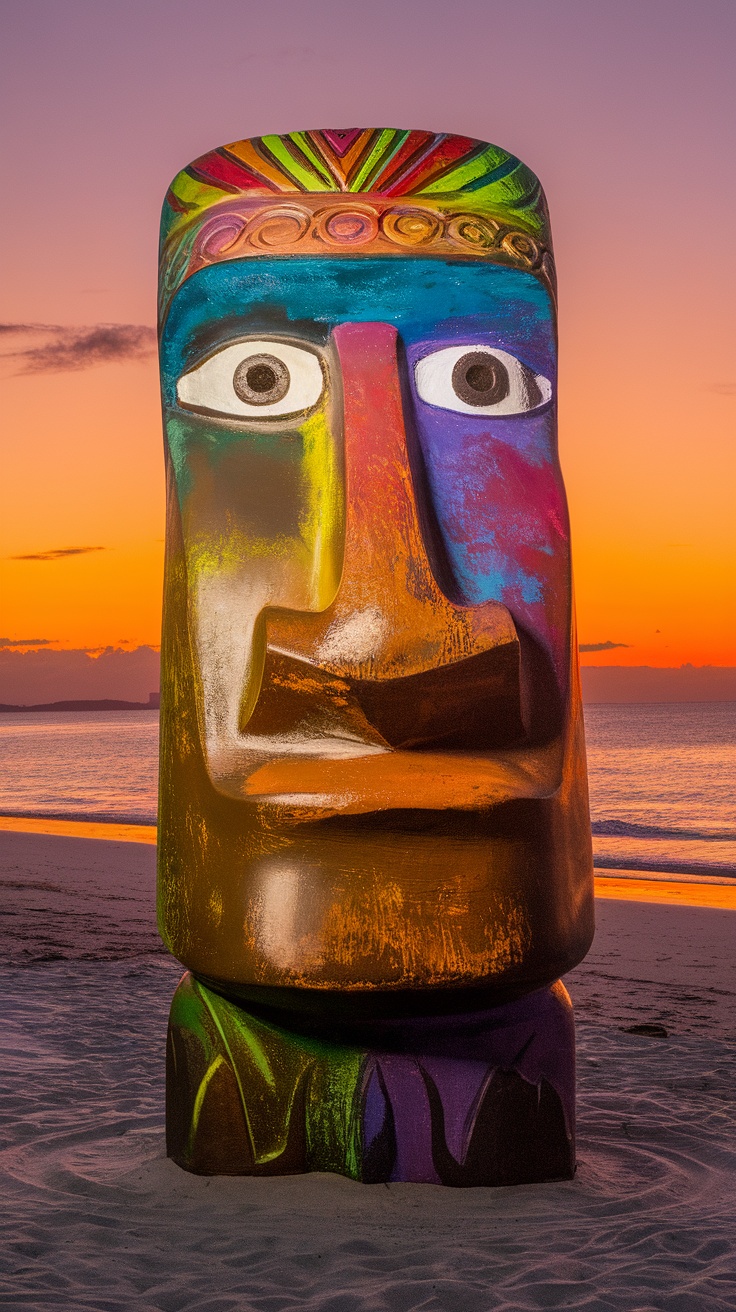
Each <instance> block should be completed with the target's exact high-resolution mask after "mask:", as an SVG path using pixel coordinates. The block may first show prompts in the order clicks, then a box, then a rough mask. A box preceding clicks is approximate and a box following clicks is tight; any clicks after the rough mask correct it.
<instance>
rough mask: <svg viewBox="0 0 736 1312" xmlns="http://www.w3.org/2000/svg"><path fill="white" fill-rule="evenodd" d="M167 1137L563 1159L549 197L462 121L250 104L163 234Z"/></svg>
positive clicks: (569, 1104) (518, 1162) (564, 556)
mask: <svg viewBox="0 0 736 1312" xmlns="http://www.w3.org/2000/svg"><path fill="white" fill-rule="evenodd" d="M160 290H161V361H162V380H163V404H164V416H165V426H166V442H167V469H168V527H167V563H166V585H165V589H166V594H165V619H164V637H163V650H162V663H163V687H162V747H161V804H160V821H159V823H160V830H159V835H160V837H159V922H160V927H161V933H162V935H163V937H164V940H165V942H166V944H167V946H168V947H169V949H170V950H171V952H172V953H173V954H174V955H175V956H176V957H178V958H179V959H180V961H182V962H183V963H184V965H185V966H186V967H187V971H188V973H187V974H186V975H185V976H184V978H183V980H182V982H181V984H180V985H179V988H178V990H177V992H176V995H175V997H174V1001H173V1004H172V1011H171V1021H170V1029H169V1046H168V1093H167V1099H168V1110H167V1126H168V1150H169V1153H170V1155H171V1156H172V1157H173V1158H174V1159H175V1160H176V1161H177V1162H179V1163H180V1164H181V1165H182V1166H185V1167H187V1168H188V1169H190V1170H193V1171H199V1172H205V1173H218V1172H228V1173H251V1174H257V1175H263V1174H279V1173H285V1172H297V1171H306V1170H330V1171H338V1172H342V1173H344V1174H346V1175H350V1176H353V1177H355V1178H357V1179H362V1180H366V1181H371V1180H372V1181H375V1180H416V1181H434V1182H443V1183H446V1184H504V1183H514V1182H517V1181H529V1180H542V1179H548V1178H553V1177H560V1176H569V1175H570V1174H571V1173H572V1171H573V1169H574V1142H573V1138H574V1036H573V1023H572V1012H571V1007H570V1001H569V998H568V996H567V994H566V992H565V990H564V988H563V986H562V985H561V984H560V983H559V978H558V977H559V976H560V974H562V973H563V972H564V971H566V970H569V969H570V967H572V966H574V965H575V964H576V963H577V962H578V961H580V960H581V958H582V957H583V956H584V954H585V952H586V951H587V948H588V946H589V944H590V941H591V936H592V933H593V917H592V905H593V903H592V866H591V852H590V838H589V823H588V804H587V790H586V773H585V756H584V745H583V730H582V719H581V710H580V694H579V687H578V674H577V660H576V646H575V637H574V627H573V610H572V597H571V582H570V556H569V545H568V522H567V511H566V506H565V495H564V490H563V485H562V478H561V475H560V469H559V465H558V460H557V449H556V402H555V373H556V357H555V304H554V266H553V262H552V252H551V246H550V234H549V226H548V218H547V211H546V207H545V201H544V196H543V194H542V191H541V188H540V186H539V183H538V182H537V180H536V178H535V177H534V175H533V174H532V173H531V172H530V171H529V170H528V169H527V168H526V167H525V166H524V165H523V164H521V163H520V161H519V160H518V159H515V158H514V157H513V156H512V155H509V154H508V153H507V152H506V151H504V150H501V149H499V148H498V147H497V146H490V145H487V144H486V143H484V142H480V141H474V140H471V139H469V138H467V137H457V136H446V135H442V134H433V133H430V132H416V131H415V132H409V131H399V130H385V131H382V130H378V129H377V130H373V129H365V130H363V129H360V130H359V129H351V130H345V131H322V132H294V133H290V134H288V135H286V136H268V137H260V138H255V139H253V140H248V141H237V142H234V143H233V144H232V145H229V146H225V147H223V148H222V149H220V150H214V151H212V153H211V154H209V155H205V156H203V157H202V158H201V159H198V160H196V161H195V163H194V164H192V165H190V167H189V168H187V169H185V170H184V171H183V172H182V173H180V174H179V175H178V177H177V178H176V180H175V182H174V184H173V186H172V188H171V190H170V192H169V194H168V197H167V200H166V204H165V208H164V219H163V235H162V247H161V288H160Z"/></svg>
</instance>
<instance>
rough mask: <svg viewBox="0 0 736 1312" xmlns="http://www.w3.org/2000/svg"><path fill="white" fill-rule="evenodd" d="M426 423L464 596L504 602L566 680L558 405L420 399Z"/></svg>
mask: <svg viewBox="0 0 736 1312" xmlns="http://www.w3.org/2000/svg"><path fill="white" fill-rule="evenodd" d="M442 344H444V343H442ZM439 345H440V344H439V343H433V349H438V347H439ZM423 353H424V352H423V351H422V353H421V354H423ZM416 429H417V437H418V441H419V446H420V449H421V453H422V460H423V464H424V467H425V471H426V478H427V483H428V487H429V493H430V499H431V502H432V505H433V507H434V511H435V514H436V517H437V524H438V527H439V530H440V534H441V537H442V540H443V544H444V547H445V550H446V552H447V555H448V558H449V562H450V565H451V568H452V573H453V575H454V578H455V580H456V582H457V586H458V588H459V590H460V592H461V595H462V598H463V600H465V601H467V602H469V603H471V604H473V603H475V604H477V603H480V602H483V601H486V600H488V599H489V598H494V599H495V600H498V601H502V602H503V603H504V605H506V606H508V608H509V610H510V611H511V613H512V615H513V617H514V619H515V621H516V622H517V623H518V624H519V625H521V626H522V627H523V628H525V629H527V630H528V631H529V632H531V633H532V634H534V635H535V636H536V637H537V638H538V639H539V640H540V641H541V642H542V643H543V645H544V646H545V648H546V649H547V651H548V653H549V655H550V656H551V658H552V660H553V663H554V665H555V670H556V673H557V676H558V679H559V680H560V683H561V685H564V683H565V680H566V673H567V663H568V657H569V652H568V642H569V626H570V596H569V582H568V580H569V569H570V560H569V525H568V513H567V502H566V498H565V490H564V485H563V482H562V474H561V472H560V467H559V464H558V461H557V451H556V414H555V409H554V403H552V402H550V403H549V404H547V405H546V406H544V407H543V408H542V409H541V411H540V412H539V413H535V414H530V415H526V416H521V415H514V416H511V417H509V418H494V419H488V418H481V417H478V418H475V416H473V415H467V414H456V413H452V412H451V411H448V410H440V409H438V408H437V407H435V406H431V405H427V404H426V403H425V402H423V401H422V400H420V399H417V403H416Z"/></svg>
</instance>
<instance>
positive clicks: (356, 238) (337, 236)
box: [315, 206, 378, 246]
mask: <svg viewBox="0 0 736 1312" xmlns="http://www.w3.org/2000/svg"><path fill="white" fill-rule="evenodd" d="M315 235H316V236H317V237H319V238H321V240H322V241H324V242H326V243H327V245H328V246H364V245H365V244H366V242H369V241H374V240H375V238H376V237H377V235H378V215H377V214H376V212H375V210H373V209H369V208H368V206H365V207H361V208H360V209H357V208H356V207H354V206H349V207H345V208H342V207H341V208H340V209H333V210H328V211H327V212H326V213H324V214H322V215H320V217H319V220H318V222H317V227H316V232H315Z"/></svg>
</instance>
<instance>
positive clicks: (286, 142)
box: [160, 128, 554, 319]
mask: <svg viewBox="0 0 736 1312" xmlns="http://www.w3.org/2000/svg"><path fill="white" fill-rule="evenodd" d="M268 254H271V255H291V254H294V255H296V254H299V255H302V254H309V255H311V254H314V255H318V254H321V255H325V254H330V255H338V254H345V255H352V256H354V255H362V254H366V255H408V254H417V255H440V256H443V257H444V258H446V259H447V258H454V259H456V258H458V257H461V258H462V257H469V258H471V259H483V260H491V261H493V262H495V263H501V264H511V265H515V266H516V267H521V268H524V269H527V270H528V271H530V272H531V273H534V274H536V276H537V277H538V278H540V279H541V280H542V281H543V282H544V283H545V284H546V285H547V287H548V288H549V290H550V291H551V292H552V293H553V294H554V262H553V257H552V246H551V238H550V231H549V218H548V214H547V206H546V202H545V198H544V193H543V191H542V188H541V185H540V183H539V181H538V180H537V178H536V177H535V176H534V174H533V173H532V172H531V170H530V169H528V168H527V167H526V165H524V164H522V163H521V161H520V160H519V159H516V157H515V156H514V155H510V154H509V152H508V151H506V150H502V149H501V147H500V146H492V145H489V144H488V143H487V142H485V141H475V140H474V139H473V138H472V137H458V136H452V135H448V134H446V133H434V132H418V131H415V132H409V131H402V130H400V129H398V128H384V129H380V128H346V129H342V130H322V131H318V132H289V133H286V134H285V135H283V136H267V137H251V138H250V139H249V140H246V141H234V142H232V143H231V144H230V145H228V146H222V147H220V148H219V149H218V150H212V151H210V152H209V154H207V155H202V156H201V157H200V158H199V159H196V160H195V161H194V163H193V164H190V165H189V166H188V167H187V168H185V169H183V170H182V171H181V173H179V174H177V176H176V178H175V179H174V181H173V183H172V184H171V187H170V189H169V192H168V194H167V197H166V200H165V202H164V209H163V215H162V221H161V277H160V297H161V318H162V319H163V317H164V316H165V314H166V310H167V308H168V305H169V302H170V300H171V297H172V296H173V295H174V292H175V291H176V290H177V288H178V287H179V286H180V285H181V283H182V282H184V280H185V279H186V278H189V277H190V276H191V275H192V274H193V273H196V272H197V270H198V269H201V268H203V267H204V266H205V265H208V264H213V263H216V262H219V261H221V260H236V259H237V260H239V259H243V258H245V257H247V256H251V255H268Z"/></svg>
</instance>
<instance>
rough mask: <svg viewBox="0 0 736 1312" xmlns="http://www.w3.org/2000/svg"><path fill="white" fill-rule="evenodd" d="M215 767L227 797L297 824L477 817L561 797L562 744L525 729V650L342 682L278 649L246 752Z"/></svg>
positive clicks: (246, 731)
mask: <svg viewBox="0 0 736 1312" xmlns="http://www.w3.org/2000/svg"><path fill="white" fill-rule="evenodd" d="M209 767H210V775H211V777H212V779H213V783H214V784H215V786H216V788H217V789H218V791H220V792H223V793H225V794H226V795H228V796H231V797H238V798H240V799H243V800H245V799H251V800H252V801H254V802H258V803H259V804H260V805H262V806H266V807H269V806H277V807H279V808H280V810H281V811H282V812H286V813H291V814H292V816H293V819H294V820H298V819H300V818H306V814H305V813H308V812H314V813H316V815H319V816H322V817H326V816H328V815H337V814H344V815H350V814H353V815H356V814H361V813H367V812H371V811H376V810H395V809H402V808H407V807H409V808H421V809H446V808H460V809H472V810H476V809H481V808H484V807H489V806H495V805H498V804H499V803H501V802H505V801H509V800H512V799H520V798H539V797H546V796H549V795H550V794H551V793H553V792H554V791H555V790H556V789H557V788H558V787H559V783H560V779H561V768H562V737H561V735H559V734H556V735H553V736H552V737H551V738H550V737H548V736H545V741H540V739H539V737H538V736H536V737H535V735H534V733H533V732H531V733H530V728H529V726H528V725H525V723H524V719H523V716H522V690H521V683H520V653H519V643H518V641H516V640H514V641H512V642H507V643H503V644H500V645H499V646H496V647H492V648H489V649H488V650H486V651H482V652H479V653H477V654H475V655H473V656H469V657H467V658H465V659H464V660H460V661H456V662H453V663H449V664H446V665H442V666H440V667H438V668H432V669H427V670H422V671H421V672H419V673H413V674H407V675H406V676H405V677H402V678H388V679H378V678H375V679H370V678H354V677H351V676H347V675H341V674H335V673H332V672H330V671H329V670H326V669H324V668H323V667H322V666H319V665H316V664H313V663H312V662H310V661H308V660H304V659H302V658H300V657H297V656H295V655H294V654H293V653H289V652H285V651H282V650H279V649H273V648H269V649H268V652H267V654H266V660H265V668H264V672H263V680H262V684H261V692H260V695H259V698H258V701H257V704H256V707H255V708H254V710H253V712H252V714H251V715H250V717H249V718H248V722H247V725H245V726H244V727H243V731H242V732H241V734H240V736H239V742H238V743H237V744H230V746H229V747H226V748H224V750H223V751H222V752H220V753H217V754H216V755H211V756H210V761H209ZM315 818H316V816H315Z"/></svg>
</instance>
